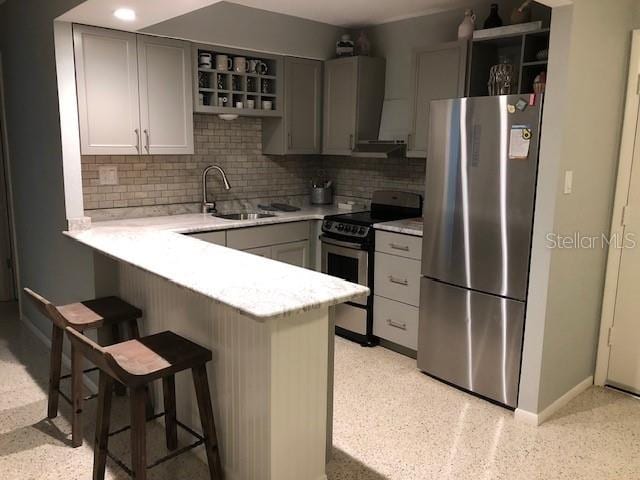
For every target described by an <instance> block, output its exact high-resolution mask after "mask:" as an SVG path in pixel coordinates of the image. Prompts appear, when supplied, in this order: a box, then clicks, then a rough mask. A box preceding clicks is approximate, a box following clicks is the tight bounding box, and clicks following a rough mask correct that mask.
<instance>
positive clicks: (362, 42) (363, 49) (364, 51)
mask: <svg viewBox="0 0 640 480" xmlns="http://www.w3.org/2000/svg"><path fill="white" fill-rule="evenodd" d="M369 53H371V42H370V41H369V39H368V38H367V34H366V33H364V30H363V31H362V32H360V35H358V39H357V40H356V55H369Z"/></svg>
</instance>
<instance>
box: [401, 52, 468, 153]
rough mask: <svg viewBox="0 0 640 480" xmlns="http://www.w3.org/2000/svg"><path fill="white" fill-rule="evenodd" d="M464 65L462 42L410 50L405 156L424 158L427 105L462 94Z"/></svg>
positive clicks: (427, 118) (426, 140)
mask: <svg viewBox="0 0 640 480" xmlns="http://www.w3.org/2000/svg"><path fill="white" fill-rule="evenodd" d="M466 62H467V42H466V41H460V42H451V43H445V44H440V45H437V46H434V47H430V48H425V49H420V50H417V51H414V53H413V62H412V70H411V72H412V73H411V76H412V88H411V95H412V96H411V99H410V103H409V105H410V108H411V118H410V121H409V138H408V144H409V145H408V151H407V156H409V157H422V158H424V157H426V156H427V142H428V136H429V102H431V101H432V100H442V99H445V98H457V97H462V96H463V95H464V85H465V76H466Z"/></svg>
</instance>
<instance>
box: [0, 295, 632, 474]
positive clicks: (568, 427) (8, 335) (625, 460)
mask: <svg viewBox="0 0 640 480" xmlns="http://www.w3.org/2000/svg"><path fill="white" fill-rule="evenodd" d="M335 364H336V380H335V419H334V452H333V460H332V461H331V463H330V464H329V466H328V479H329V480H352V479H353V480H355V479H357V480H382V479H389V480H414V479H415V480H426V479H438V480H454V479H455V480H466V479H473V480H494V479H509V480H519V479H523V480H524V479H527V480H536V479H540V480H542V479H544V480H552V479H572V480H577V479H580V480H582V479H584V480H588V479H598V480H606V479H611V480H614V479H615V480H635V479H638V480H640V454H639V453H640V403H639V401H638V400H636V399H634V398H632V397H628V396H625V395H622V394H619V393H617V392H614V391H610V390H604V389H599V388H592V389H590V390H588V391H587V392H585V393H583V394H582V395H581V396H580V397H578V398H577V399H575V400H574V401H573V402H572V403H571V404H569V405H568V406H567V407H565V408H564V409H563V410H561V411H560V412H558V413H557V414H556V415H555V416H554V417H553V418H552V419H551V420H550V421H548V422H547V423H545V424H544V425H542V426H540V427H537V428H536V427H531V426H528V425H524V424H521V423H519V422H515V421H514V420H513V415H512V413H511V412H508V411H506V410H503V409H502V408H500V407H497V406H494V405H491V404H489V403H487V402H484V401H482V400H479V399H477V398H475V397H472V396H470V395H467V394H465V393H463V392H459V391H457V390H455V389H452V388H450V387H447V386H445V385H442V384H440V383H438V382H436V381H434V380H432V379H430V378H429V377H426V376H425V375H423V374H421V373H419V372H418V371H417V370H416V368H415V361H414V360H411V359H409V358H406V357H403V356H401V355H398V354H396V353H394V352H391V351H388V350H385V349H382V348H374V349H364V348H361V347H359V346H357V345H355V344H352V343H350V342H347V341H344V340H342V339H337V340H336V361H335ZM47 372H48V351H47V350H46V348H45V347H44V346H43V344H42V343H41V342H40V340H38V339H36V338H35V337H34V336H33V334H32V333H31V332H30V331H29V330H28V329H27V328H25V327H24V326H23V325H22V324H21V323H20V322H19V321H18V320H17V312H16V307H15V305H13V304H0V479H1V480H14V479H15V480H23V479H25V480H26V479H29V480H31V479H33V480H36V479H37V480H40V479H42V480H49V479H51V480H53V479H56V480H75V479H77V480H86V479H88V478H91V468H92V460H93V451H92V449H91V446H90V443H91V442H90V441H89V440H88V439H90V438H91V437H92V435H93V431H92V423H93V422H92V421H91V420H90V419H92V418H94V417H95V415H94V411H93V405H94V404H95V402H89V403H88V405H87V410H86V418H87V419H89V420H88V421H87V422H86V424H87V425H86V428H85V445H84V446H83V447H81V448H79V449H76V450H71V449H70V447H69V446H68V444H69V438H70V437H69V432H70V426H69V423H68V421H67V418H68V415H69V408H68V407H67V406H66V405H65V404H64V402H61V406H62V409H61V415H59V416H58V418H56V419H54V420H51V421H49V420H47V419H46V418H45V412H46V393H45V392H46V381H47V380H46V377H47ZM126 411H127V404H126V402H125V399H123V398H118V397H115V398H114V418H113V420H112V428H114V429H115V428H118V426H122V425H126V424H127V423H128V419H127V413H126ZM162 440H163V433H162V431H161V429H160V427H159V426H157V425H153V426H151V428H150V429H149V432H148V442H149V443H150V452H153V453H154V454H157V455H158V456H161V455H163V454H164V446H163V444H162V443H163V442H162ZM127 445H128V438H127V435H126V434H124V435H121V436H116V437H113V438H112V440H111V443H110V448H114V450H115V452H116V453H117V454H118V455H120V456H122V457H123V458H126V455H127V448H128V447H127ZM152 456H153V457H155V455H152ZM126 478H128V477H127V476H126V475H125V474H124V473H123V472H122V471H121V470H120V469H119V468H117V467H116V466H115V465H114V464H113V463H112V462H110V461H109V462H108V467H107V479H109V480H116V479H117V480H121V479H126ZM149 478H150V480H182V479H189V480H200V479H202V480H204V479H206V478H208V477H207V473H206V467H205V466H204V464H203V463H201V462H200V461H199V460H198V459H196V458H195V456H193V455H183V456H181V457H179V458H177V459H174V460H171V461H169V462H167V463H165V464H163V465H162V466H160V467H158V468H156V469H153V470H151V473H150V475H149ZM247 480H249V479H247ZM300 480H307V479H300Z"/></svg>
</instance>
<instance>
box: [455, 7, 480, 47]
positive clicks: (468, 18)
mask: <svg viewBox="0 0 640 480" xmlns="http://www.w3.org/2000/svg"><path fill="white" fill-rule="evenodd" d="M475 29H476V15H475V14H474V13H473V10H471V9H470V8H468V9H467V10H465V12H464V19H463V20H462V23H461V24H460V26H459V27H458V40H468V39H470V38H472V37H473V31H474V30H475Z"/></svg>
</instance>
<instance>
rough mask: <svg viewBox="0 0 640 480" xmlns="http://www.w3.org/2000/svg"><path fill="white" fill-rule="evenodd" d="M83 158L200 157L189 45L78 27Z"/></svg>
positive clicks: (75, 31)
mask: <svg viewBox="0 0 640 480" xmlns="http://www.w3.org/2000/svg"><path fill="white" fill-rule="evenodd" d="M73 39H74V40H73V41H74V55H75V67H76V85H77V94H78V120H79V126H80V150H81V153H82V154H83V155H135V154H140V155H156V154H172V155H177V154H192V153H193V105H192V91H191V55H190V51H191V49H190V45H189V43H187V42H182V41H179V40H173V39H167V38H160V37H152V36H147V35H136V34H133V33H128V32H120V31H116V30H107V29H104V28H96V27H88V26H84V25H74V26H73Z"/></svg>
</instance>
